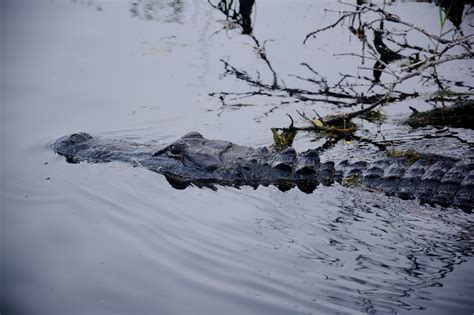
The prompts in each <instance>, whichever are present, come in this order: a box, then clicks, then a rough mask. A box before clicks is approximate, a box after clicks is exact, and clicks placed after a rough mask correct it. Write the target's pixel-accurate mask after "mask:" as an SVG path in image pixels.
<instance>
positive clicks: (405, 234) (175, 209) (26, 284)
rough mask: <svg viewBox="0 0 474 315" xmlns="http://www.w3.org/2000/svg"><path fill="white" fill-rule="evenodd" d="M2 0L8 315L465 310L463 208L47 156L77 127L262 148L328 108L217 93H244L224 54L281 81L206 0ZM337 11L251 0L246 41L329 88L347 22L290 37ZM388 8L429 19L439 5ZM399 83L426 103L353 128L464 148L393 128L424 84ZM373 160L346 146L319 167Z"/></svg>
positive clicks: (468, 292) (278, 65)
mask: <svg viewBox="0 0 474 315" xmlns="http://www.w3.org/2000/svg"><path fill="white" fill-rule="evenodd" d="M216 2H218V1H214V3H216ZM354 2H355V1H354ZM0 3H1V4H0V23H1V28H0V31H1V38H0V54H1V55H0V57H1V63H0V71H1V85H0V86H1V116H0V124H1V143H0V149H1V154H0V165H1V170H0V171H1V195H0V200H1V221H0V230H1V232H0V233H1V234H0V237H1V239H0V240H1V253H0V264H1V265H0V267H1V280H0V314H1V315H15V314H45V315H46V314H48V315H53V314H58V315H59V314H66V315H74V314H78V315H79V314H81V315H82V314H144V315H146V314H415V313H416V314H418V313H419V314H472V313H473V312H474V302H473V301H474V300H473V296H474V258H473V257H472V255H473V248H474V229H473V223H474V218H473V216H472V215H470V214H466V213H464V212H462V211H460V210H458V209H450V208H449V209H443V208H441V207H430V206H425V205H419V204H418V203H417V202H415V201H406V200H399V199H396V198H392V197H389V196H385V195H383V194H380V193H377V192H369V191H365V190H361V189H351V188H346V187H342V186H340V185H335V186H333V187H320V188H318V189H316V191H315V192H314V193H312V194H304V193H302V192H300V191H298V190H296V189H293V190H290V191H287V192H281V191H279V190H278V189H277V188H276V187H259V188H258V189H256V190H254V189H253V188H250V187H243V188H241V189H234V188H230V187H218V189H217V191H213V190H210V189H199V188H196V187H190V188H188V189H185V190H175V189H173V188H172V187H171V186H170V185H168V183H167V181H166V179H165V178H164V177H163V176H161V175H158V174H155V173H152V172H149V171H147V170H145V169H143V168H140V167H131V166H129V165H125V164H120V163H109V164H97V165H92V164H87V163H81V164H74V165H73V164H68V163H66V162H65V160H64V158H61V157H59V156H57V155H55V154H54V153H53V152H52V150H51V143H52V142H53V141H54V140H55V139H57V138H58V137H60V136H63V135H65V134H68V133H72V132H78V131H86V132H88V133H91V134H93V135H98V136H103V137H110V138H116V139H127V140H132V141H136V142H140V143H155V144H158V145H163V146H164V145H166V144H167V143H169V142H171V141H173V140H175V139H177V138H179V137H181V136H182V135H184V134H185V133H187V132H189V131H192V130H196V131H199V132H201V133H202V134H203V135H204V136H206V137H207V138H213V139H226V140H230V141H233V142H236V143H238V144H242V145H249V146H268V145H270V144H271V143H272V134H271V132H270V128H271V127H283V126H287V125H288V117H287V116H286V115H285V114H286V113H290V114H291V115H293V116H294V117H296V116H297V115H295V113H296V110H297V109H298V110H306V111H308V112H311V108H314V109H317V111H318V113H320V114H321V115H325V114H328V113H330V112H334V111H335V110H336V111H337V109H335V108H334V107H331V106H330V104H326V103H324V102H320V103H318V104H313V105H312V104H308V103H302V102H296V101H294V100H293V99H291V98H288V99H285V98H284V96H283V98H281V97H278V96H277V97H275V96H271V97H270V96H266V95H253V96H250V97H246V98H238V97H232V96H229V97H226V98H225V101H226V102H227V103H224V102H222V99H221V98H219V97H216V96H215V95H216V94H213V93H221V92H231V93H235V95H238V93H244V92H247V91H249V89H253V88H252V87H249V86H248V84H247V83H246V82H243V81H242V80H239V79H237V78H235V77H233V76H230V75H225V69H224V64H223V62H222V61H221V60H224V61H226V62H229V63H231V64H232V65H235V66H237V67H238V68H239V69H247V71H248V72H249V73H251V74H252V75H257V73H258V74H259V75H260V78H261V79H262V80H265V81H266V82H271V81H272V79H273V76H272V73H271V72H270V71H269V68H268V66H267V64H266V63H265V62H264V61H263V60H262V59H261V58H259V57H258V55H257V51H256V50H258V47H255V42H254V41H253V40H252V38H251V37H249V36H247V35H245V34H241V33H242V32H241V30H240V29H239V28H238V27H235V26H234V25H233V24H232V23H229V21H228V20H226V17H225V15H223V13H222V12H221V11H219V10H218V9H216V8H214V7H212V6H211V5H210V4H209V3H208V1H203V0H142V1H139V0H138V1H98V0H88V1H87V0H76V1H67V0H2V1H1V2H0ZM211 3H212V1H211ZM338 7H339V4H337V3H336V2H335V1H312V0H298V1H290V0H258V1H257V5H256V7H254V9H253V12H252V27H253V31H254V35H255V37H256V38H257V39H258V40H259V42H260V44H262V45H263V43H264V42H265V47H264V48H265V50H266V54H267V56H268V59H269V60H270V61H271V63H272V67H273V68H274V70H275V72H276V73H277V74H278V80H279V82H285V84H287V85H288V86H290V85H292V86H306V87H310V86H311V83H309V82H307V81H302V80H299V79H298V78H297V77H295V76H292V75H299V76H306V77H309V76H311V73H310V72H308V69H307V68H305V67H303V66H301V63H303V62H306V63H308V64H310V65H311V66H312V67H313V68H314V69H317V70H318V72H320V73H321V74H323V75H324V76H326V77H327V78H328V80H332V81H334V80H337V79H338V76H339V73H350V72H351V71H354V69H355V70H356V69H357V67H358V66H359V65H360V63H359V60H357V59H354V58H351V57H343V56H334V55H333V54H334V53H338V52H344V51H345V52H350V51H358V49H360V43H358V42H357V41H356V40H354V39H352V40H351V39H350V33H349V32H348V31H347V29H345V28H339V27H337V28H335V29H332V30H330V31H329V32H327V33H321V34H320V35H318V37H317V38H316V39H314V40H310V41H309V42H308V43H307V44H306V45H303V44H302V42H303V39H304V36H305V35H306V34H307V33H308V32H310V31H312V30H314V29H315V28H317V27H322V26H324V25H326V24H328V23H331V22H332V21H333V20H334V16H331V15H330V14H329V13H328V12H325V11H324V8H338ZM390 9H391V10H393V12H395V13H397V14H400V15H403V16H404V17H405V18H407V19H408V20H410V21H412V22H416V23H418V24H419V25H421V26H423V27H429V28H432V29H433V28H439V20H438V13H439V12H438V8H437V7H436V6H435V5H433V4H431V3H426V2H423V3H418V2H403V3H399V2H396V3H394V4H393V6H391V7H390ZM472 22H473V21H472V16H471V20H468V22H467V23H466V24H467V25H469V23H470V25H472V24H473V23H472ZM468 31H471V32H472V28H469V27H468ZM473 66H474V65H473V62H472V60H465V61H456V62H452V63H450V64H449V65H446V66H443V67H440V72H442V71H444V73H446V76H447V77H449V78H450V79H452V80H462V81H463V82H465V83H467V84H470V85H473V84H474V82H473V79H472V73H473ZM405 88H407V89H411V90H417V91H419V92H420V93H421V95H422V96H421V97H420V98H418V99H416V100H407V101H404V102H399V103H396V104H393V105H391V106H389V107H387V108H385V109H384V111H385V112H386V113H387V116H388V117H389V118H388V122H387V123H386V124H384V125H382V126H378V127H374V126H366V128H362V129H361V131H360V133H361V134H365V135H367V134H373V135H374V140H381V139H395V140H397V139H398V140H400V139H401V140H403V139H413V141H408V142H407V143H409V144H411V145H412V144H413V143H416V144H415V145H416V146H417V147H418V148H419V149H420V150H424V149H426V150H427V151H429V150H431V151H433V150H435V151H436V152H437V153H443V154H446V155H451V156H455V157H461V156H463V155H465V154H467V153H471V154H472V143H473V139H474V135H473V134H472V132H468V131H465V130H459V129H448V130H445V131H441V132H442V133H443V132H444V133H445V134H448V135H450V136H449V137H441V138H436V139H431V140H430V141H431V142H428V140H427V139H425V138H424V136H425V135H427V134H433V133H434V132H435V131H436V130H435V129H433V128H424V129H421V130H417V131H411V130H410V129H409V127H407V126H404V125H400V124H399V121H400V120H402V119H403V118H406V115H407V113H408V112H407V108H408V106H409V105H411V106H415V107H417V108H420V109H423V108H426V107H427V103H425V102H424V99H425V98H426V97H427V95H429V94H430V93H432V92H433V91H435V90H436V87H433V86H426V85H420V84H419V83H418V82H417V81H416V80H413V81H410V82H408V83H407V84H406V85H405ZM285 100H288V101H287V102H282V101H285ZM308 106H310V107H308ZM311 106H314V107H311ZM298 123H299V124H304V123H305V121H303V120H299V121H298ZM416 139H420V141H419V142H418V143H417V142H416V141H415V140H416ZM317 144H318V142H317V141H316V142H315V141H314V136H313V135H312V134H310V133H302V134H298V136H297V138H296V140H295V147H296V148H297V149H298V150H303V149H305V148H308V147H313V146H315V145H317ZM400 145H401V146H402V147H403V146H404V145H406V143H402V144H400ZM376 154H379V153H378V152H377V150H376V148H374V147H371V146H369V145H367V144H360V143H357V142H352V143H340V144H338V145H336V146H335V147H334V148H333V149H331V150H329V151H328V152H325V153H324V155H323V157H322V159H323V160H327V159H342V158H346V157H348V158H352V157H354V158H358V157H360V158H365V159H369V158H373V156H374V155H376Z"/></svg>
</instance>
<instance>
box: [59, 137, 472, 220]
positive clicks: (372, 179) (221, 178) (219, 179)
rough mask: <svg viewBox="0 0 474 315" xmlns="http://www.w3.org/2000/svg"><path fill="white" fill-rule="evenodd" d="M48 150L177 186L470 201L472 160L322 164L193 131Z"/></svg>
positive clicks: (462, 204)
mask: <svg viewBox="0 0 474 315" xmlns="http://www.w3.org/2000/svg"><path fill="white" fill-rule="evenodd" d="M54 151H55V152H56V153H58V154H59V155H62V156H64V157H66V160H67V161H68V162H70V163H79V162H82V161H85V162H90V163H105V162H112V161H121V162H126V163H131V164H135V165H140V166H143V167H145V168H147V169H150V170H152V171H154V172H157V173H160V174H163V175H165V176H166V178H167V179H168V181H169V182H170V184H171V185H172V186H173V187H175V188H178V189H183V188H185V187H187V186H188V185H189V184H194V185H196V186H198V187H203V186H206V187H211V188H213V187H214V185H215V184H218V185H225V186H234V187H240V186H244V185H248V186H253V187H257V186H259V185H263V186H268V185H275V186H277V187H278V188H280V189H281V190H288V189H291V188H292V187H294V186H297V187H298V188H299V189H300V190H302V191H304V192H307V193H310V192H312V191H313V190H314V189H315V188H316V187H317V186H318V185H319V184H323V185H331V184H332V183H334V182H340V183H343V184H349V185H351V186H352V185H353V186H364V187H369V188H372V189H375V190H380V191H383V192H385V193H387V194H389V195H395V196H398V197H400V198H404V199H418V200H420V201H421V202H426V203H430V204H439V205H442V206H455V207H459V208H462V209H464V210H467V211H471V210H472V207H473V199H474V198H473V191H474V189H473V188H474V159H473V158H472V157H469V158H466V159H465V160H462V161H458V160H455V159H451V158H446V157H441V156H436V155H420V157H419V159H418V160H417V161H415V162H414V163H413V161H409V159H407V158H403V157H392V158H388V157H387V158H383V159H380V160H378V161H375V162H370V163H368V162H364V161H359V162H355V163H349V162H347V161H344V162H342V163H339V164H338V165H335V164H334V162H325V163H321V162H320V160H319V155H318V153H317V152H316V151H315V150H308V151H306V152H302V153H299V154H297V153H296V151H295V150H294V149H293V148H289V149H286V150H284V151H282V152H274V151H271V150H269V149H267V148H265V147H264V148H251V147H245V146H239V145H236V144H233V143H231V142H229V141H222V140H208V139H205V138H204V137H203V136H202V135H200V134H199V133H197V132H191V133H189V134H187V135H185V136H183V137H182V138H180V139H178V140H177V141H175V142H174V143H172V144H170V145H169V146H167V147H165V148H163V149H158V148H157V147H155V146H153V145H144V144H137V143H132V142H127V141H121V140H110V139H101V138H94V137H92V136H90V135H89V134H86V133H78V134H73V135H69V136H65V137H62V138H60V139H58V140H57V141H56V142H55V143H54Z"/></svg>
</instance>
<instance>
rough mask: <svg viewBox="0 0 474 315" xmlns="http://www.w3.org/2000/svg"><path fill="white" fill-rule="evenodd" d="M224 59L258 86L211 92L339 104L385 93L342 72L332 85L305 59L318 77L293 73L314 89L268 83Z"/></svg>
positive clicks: (396, 96)
mask: <svg viewBox="0 0 474 315" xmlns="http://www.w3.org/2000/svg"><path fill="white" fill-rule="evenodd" d="M221 61H222V62H223V63H224V69H225V73H226V74H227V75H232V76H234V77H235V78H237V79H239V80H242V81H245V82H246V83H248V84H249V85H250V86H252V87H255V88H257V90H256V91H249V92H244V93H230V92H220V93H210V95H211V96H219V97H221V98H225V97H227V96H230V95H232V96H235V97H236V98H244V97H249V96H255V95H263V96H274V97H283V98H286V99H287V98H288V97H290V98H292V99H294V101H295V102H312V103H314V102H324V103H329V104H334V105H336V106H338V107H351V106H354V105H357V104H372V103H373V102H374V101H375V100H377V99H379V98H381V97H383V96H384V94H378V93H374V94H371V95H364V94H363V93H358V92H356V91H355V88H356V87H358V85H357V84H352V83H347V82H346V80H347V79H348V78H351V76H350V75H342V78H341V79H340V80H339V81H338V82H337V83H335V84H332V85H330V84H329V83H328V82H327V80H326V79H325V78H324V77H323V76H321V75H320V74H319V73H318V72H316V71H315V70H314V69H313V68H311V67H310V66H309V65H308V64H306V63H302V64H301V65H302V66H304V67H305V68H307V69H308V70H309V71H311V73H313V74H314V75H316V76H317V78H303V77H301V76H298V75H293V76H294V77H295V78H297V79H300V80H304V81H307V82H309V83H312V84H314V86H315V89H312V90H307V89H302V88H292V87H287V86H284V85H281V86H276V87H275V86H274V85H273V84H269V83H265V82H264V81H262V80H261V79H260V78H259V77H258V76H257V77H253V76H251V75H250V74H249V73H247V72H246V71H244V70H239V69H237V68H235V67H234V66H232V65H231V64H230V63H228V62H227V61H225V60H222V59H221ZM282 93H283V94H282ZM415 96H418V93H416V92H415V93H404V92H401V91H394V93H393V95H391V96H390V97H389V98H387V100H388V101H400V100H403V99H406V98H407V97H415Z"/></svg>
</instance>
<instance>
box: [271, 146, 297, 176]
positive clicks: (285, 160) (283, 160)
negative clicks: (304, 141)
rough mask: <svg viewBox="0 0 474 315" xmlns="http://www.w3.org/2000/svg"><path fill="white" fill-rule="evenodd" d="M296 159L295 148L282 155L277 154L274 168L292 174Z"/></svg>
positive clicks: (273, 164)
mask: <svg viewBox="0 0 474 315" xmlns="http://www.w3.org/2000/svg"><path fill="white" fill-rule="evenodd" d="M295 159H296V151H295V149H294V148H287V149H285V150H283V151H282V152H280V153H277V154H275V157H274V158H273V161H272V164H271V165H272V168H274V169H279V170H282V171H288V172H291V170H292V169H293V164H294V162H295Z"/></svg>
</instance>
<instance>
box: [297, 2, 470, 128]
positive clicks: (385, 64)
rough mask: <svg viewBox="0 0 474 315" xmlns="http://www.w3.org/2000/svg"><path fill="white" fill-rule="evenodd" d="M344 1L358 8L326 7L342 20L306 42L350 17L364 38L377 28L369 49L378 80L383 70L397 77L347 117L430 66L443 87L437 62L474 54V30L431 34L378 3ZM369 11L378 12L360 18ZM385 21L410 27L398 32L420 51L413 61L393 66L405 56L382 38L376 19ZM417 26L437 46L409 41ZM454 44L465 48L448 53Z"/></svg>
mask: <svg viewBox="0 0 474 315" xmlns="http://www.w3.org/2000/svg"><path fill="white" fill-rule="evenodd" d="M341 3H343V2H341ZM343 4H345V5H347V6H350V7H352V8H354V9H351V10H338V11H333V10H327V9H326V11H330V12H337V13H339V14H341V17H340V18H339V19H338V20H336V22H334V23H332V24H330V25H328V26H326V27H323V28H320V29H317V30H315V31H313V32H310V33H309V34H307V35H306V37H305V39H304V41H303V43H306V42H307V41H308V40H309V39H310V38H314V37H315V35H316V34H318V33H320V32H323V31H326V30H328V29H330V28H333V27H335V26H337V25H340V24H344V23H345V22H346V21H348V22H349V23H350V24H351V25H350V29H352V30H357V32H355V31H353V33H355V34H358V37H359V38H361V40H363V41H365V40H366V37H365V34H366V31H367V30H372V31H373V32H374V46H375V49H374V48H372V46H371V45H367V47H368V48H367V49H369V53H370V55H371V59H374V60H375V61H376V63H375V66H374V68H373V71H374V76H375V78H376V81H377V83H379V82H378V81H379V78H380V73H381V72H385V73H388V74H390V75H391V76H392V77H394V79H393V80H392V81H391V82H388V83H384V84H382V83H380V84H379V85H380V86H382V87H383V88H384V89H385V91H386V93H385V94H384V95H383V96H381V97H379V99H378V100H376V101H375V102H374V103H372V104H371V105H370V106H368V107H366V108H364V109H362V110H359V111H355V112H351V113H347V114H344V119H350V118H353V117H357V116H359V115H361V114H363V113H365V112H368V111H370V110H372V109H374V108H376V107H377V106H379V105H381V104H383V103H385V102H389V101H390V97H391V95H392V93H393V92H394V91H395V87H396V86H397V85H399V84H400V83H402V82H404V81H406V80H408V79H410V78H413V77H416V76H420V75H422V74H424V73H425V72H426V71H427V70H428V69H433V70H434V71H435V76H434V79H435V82H436V83H437V84H438V86H439V87H440V88H441V89H443V87H442V85H441V83H440V80H439V78H438V75H437V72H436V66H437V65H440V64H443V63H446V62H449V61H453V60H460V59H467V58H473V57H474V50H473V49H472V48H471V46H472V42H473V39H474V35H473V34H471V35H468V36H460V35H459V33H458V32H456V31H453V35H452V38H450V39H448V38H445V37H443V35H444V34H441V35H439V36H438V35H434V34H431V33H429V32H427V31H426V30H425V29H423V28H421V27H419V26H417V25H414V24H412V23H409V22H406V21H404V20H402V19H401V18H400V17H399V16H397V15H394V14H391V13H389V12H387V11H385V10H383V9H381V8H378V7H374V6H366V5H353V4H349V3H343ZM367 13H376V14H377V15H378V16H377V17H376V18H373V19H372V20H368V21H366V22H364V23H362V22H361V21H360V17H361V15H362V14H367ZM356 18H358V19H357V21H359V25H358V27H357V28H355V27H354V23H355V21H356ZM383 22H391V23H394V24H399V25H402V26H405V27H408V29H405V30H399V31H398V35H399V36H402V37H403V38H404V40H405V43H403V45H402V48H412V49H415V50H416V51H417V55H416V59H415V60H413V59H412V60H411V63H410V64H408V65H405V66H401V67H399V68H398V69H396V68H393V67H391V66H390V62H391V61H392V60H395V59H400V58H402V56H400V55H399V54H398V53H396V52H393V51H392V50H390V49H388V47H386V45H385V44H384V43H383V41H382V35H383V34H384V32H383V31H382V30H381V29H376V28H374V26H373V25H374V24H375V23H380V25H381V28H382V25H383ZM413 30H414V31H416V32H418V33H421V34H423V35H424V36H425V37H427V38H428V39H429V40H430V41H431V42H434V43H435V45H436V48H435V49H423V48H420V47H418V46H414V45H410V44H408V42H407V39H406V36H407V34H408V32H410V31H413ZM360 34H363V36H362V35H360ZM388 34H390V32H388ZM445 34H446V33H445ZM392 42H395V43H397V42H396V41H395V40H393V39H392ZM364 47H365V46H364ZM453 48H458V49H459V48H461V49H462V52H461V53H456V54H448V52H449V51H450V50H451V49H453ZM363 49H365V48H363ZM420 53H424V56H423V57H422V58H420V55H419V54H420ZM351 55H353V56H357V57H360V58H362V60H363V59H364V58H366V57H365V54H363V55H357V54H351ZM360 69H369V68H366V67H360Z"/></svg>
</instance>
